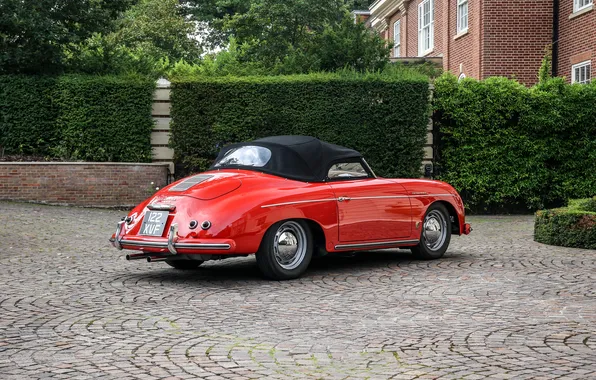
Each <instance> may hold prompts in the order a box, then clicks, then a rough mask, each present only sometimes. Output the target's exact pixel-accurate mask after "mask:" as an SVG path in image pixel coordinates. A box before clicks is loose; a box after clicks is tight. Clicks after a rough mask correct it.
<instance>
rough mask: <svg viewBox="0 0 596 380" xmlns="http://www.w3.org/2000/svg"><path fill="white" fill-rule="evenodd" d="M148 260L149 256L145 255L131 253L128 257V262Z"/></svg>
mask: <svg viewBox="0 0 596 380" xmlns="http://www.w3.org/2000/svg"><path fill="white" fill-rule="evenodd" d="M146 258H147V254H145V253H131V254H128V255H126V260H127V261H130V260H142V259H146Z"/></svg>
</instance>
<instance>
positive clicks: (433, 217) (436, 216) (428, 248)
mask: <svg viewBox="0 0 596 380" xmlns="http://www.w3.org/2000/svg"><path fill="white" fill-rule="evenodd" d="M450 241H451V223H450V221H449V212H448V211H447V209H446V208H445V206H443V205H442V204H440V203H435V204H432V205H431V206H430V207H429V208H428V210H426V215H425V216H424V222H423V223H422V231H421V233H420V242H419V243H418V245H417V246H415V247H412V248H411V250H412V253H413V254H414V257H416V258H417V259H422V260H434V259H438V258H441V257H442V256H443V255H444V254H445V252H446V251H447V248H448V247H449V242H450Z"/></svg>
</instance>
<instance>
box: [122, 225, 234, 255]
mask: <svg viewBox="0 0 596 380" xmlns="http://www.w3.org/2000/svg"><path fill="white" fill-rule="evenodd" d="M123 224H124V222H119V223H118V227H116V234H115V235H114V238H111V239H110V242H111V243H112V245H113V246H114V247H116V248H117V249H119V250H122V249H125V248H124V246H128V247H141V248H143V247H147V248H165V249H167V250H168V251H169V252H170V253H171V254H172V255H176V254H178V249H196V250H214V251H219V250H221V251H227V250H230V248H231V245H230V244H227V243H188V242H181V243H177V242H176V241H175V238H176V237H177V235H178V224H176V223H174V224H172V225H171V226H170V230H169V232H168V240H167V241H146V240H144V241H140V240H129V239H123V238H122V225H123Z"/></svg>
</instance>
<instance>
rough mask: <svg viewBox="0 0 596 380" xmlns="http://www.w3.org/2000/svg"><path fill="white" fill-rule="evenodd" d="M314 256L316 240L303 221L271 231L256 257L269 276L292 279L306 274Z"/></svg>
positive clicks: (286, 222)
mask: <svg viewBox="0 0 596 380" xmlns="http://www.w3.org/2000/svg"><path fill="white" fill-rule="evenodd" d="M312 254H313V238H312V233H311V231H310V229H309V228H308V225H307V224H306V223H305V222H303V221H301V220H286V221H282V222H278V223H275V224H274V225H273V226H271V228H269V229H268V230H267V232H266V233H265V236H264V237H263V241H262V242H261V246H260V248H259V251H258V252H257V255H256V256H257V264H258V266H259V269H260V270H261V273H263V275H264V276H265V277H268V278H270V279H273V280H290V279H293V278H297V277H299V276H300V275H301V274H302V273H304V271H305V270H306V268H307V267H308V264H309V263H310V260H311V258H312Z"/></svg>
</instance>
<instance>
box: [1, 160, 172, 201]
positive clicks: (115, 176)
mask: <svg viewBox="0 0 596 380" xmlns="http://www.w3.org/2000/svg"><path fill="white" fill-rule="evenodd" d="M167 178H168V164H139V163H112V162H99V163H94V162H80V163H79V162H0V200H14V201H28V202H41V203H48V204H63V205H76V206H91V207H115V206H125V207H128V206H132V205H136V204H137V203H139V202H141V201H142V200H144V199H146V198H147V197H148V196H150V195H151V194H152V193H154V192H155V187H159V188H161V187H163V186H165V185H166V183H167ZM151 182H153V183H154V184H153V185H151Z"/></svg>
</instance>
